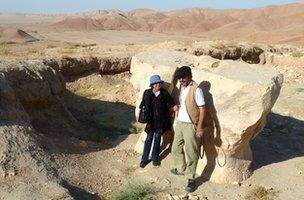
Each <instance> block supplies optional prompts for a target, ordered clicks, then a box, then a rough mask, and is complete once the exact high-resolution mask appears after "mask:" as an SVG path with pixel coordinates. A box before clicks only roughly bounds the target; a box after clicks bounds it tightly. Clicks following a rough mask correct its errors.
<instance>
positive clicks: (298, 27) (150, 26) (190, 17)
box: [51, 3, 304, 45]
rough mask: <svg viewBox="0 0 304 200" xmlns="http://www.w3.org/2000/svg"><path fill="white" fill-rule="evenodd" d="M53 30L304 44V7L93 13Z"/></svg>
mask: <svg viewBox="0 0 304 200" xmlns="http://www.w3.org/2000/svg"><path fill="white" fill-rule="evenodd" d="M51 27H52V28H55V29H57V30H58V29H61V30H66V29H68V30H71V29H72V30H128V31H152V32H157V33H169V34H183V35H193V36H202V37H208V38H211V39H228V40H231V39H234V40H249V41H251V42H266V43H290V44H296V45H303V44H304V43H303V37H304V34H303V33H304V4H303V3H295V4H287V5H280V6H268V7H262V8H255V9H229V10H216V9H207V8H191V9H183V10H176V11H167V12H158V11H154V10H149V9H137V10H133V11H130V12H122V11H119V10H111V11H94V12H86V13H82V14H77V15H74V16H73V17H71V16H67V17H65V18H64V19H63V20H61V21H59V22H55V23H53V24H52V25H51Z"/></svg>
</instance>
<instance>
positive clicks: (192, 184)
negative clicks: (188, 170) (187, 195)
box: [185, 179, 196, 192]
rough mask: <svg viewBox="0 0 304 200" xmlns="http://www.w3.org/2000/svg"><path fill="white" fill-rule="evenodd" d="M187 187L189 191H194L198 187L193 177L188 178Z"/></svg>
mask: <svg viewBox="0 0 304 200" xmlns="http://www.w3.org/2000/svg"><path fill="white" fill-rule="evenodd" d="M185 189H186V191H187V192H194V191H195V189H196V185H195V181H194V180H193V179H188V183H187V186H186V188H185Z"/></svg>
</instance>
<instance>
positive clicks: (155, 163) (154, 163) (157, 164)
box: [152, 161, 160, 167]
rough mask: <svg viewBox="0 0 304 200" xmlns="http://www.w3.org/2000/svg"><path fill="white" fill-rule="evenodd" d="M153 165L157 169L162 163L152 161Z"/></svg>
mask: <svg viewBox="0 0 304 200" xmlns="http://www.w3.org/2000/svg"><path fill="white" fill-rule="evenodd" d="M152 164H153V166H155V167H157V166H160V162H159V161H152Z"/></svg>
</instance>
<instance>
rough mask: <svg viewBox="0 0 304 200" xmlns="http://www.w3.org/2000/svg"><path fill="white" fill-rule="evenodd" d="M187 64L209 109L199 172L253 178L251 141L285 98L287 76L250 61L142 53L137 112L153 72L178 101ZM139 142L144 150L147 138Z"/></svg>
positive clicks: (136, 61) (135, 69)
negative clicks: (176, 75)
mask: <svg viewBox="0 0 304 200" xmlns="http://www.w3.org/2000/svg"><path fill="white" fill-rule="evenodd" d="M182 65H188V66H190V67H191V68H192V73H193V80H195V81H196V82H197V83H198V84H199V85H200V87H201V88H202V89H203V92H204V95H205V101H206V108H207V111H208V112H207V117H206V122H208V123H207V124H206V126H205V135H204V137H203V140H202V146H203V149H204V152H205V156H204V157H203V159H200V160H199V163H198V166H197V174H198V175H201V176H204V177H205V178H207V179H210V180H211V181H214V182H219V183H224V182H225V183H231V182H234V181H242V180H244V179H246V178H248V177H249V176H250V175H251V172H252V166H251V164H252V161H253V157H252V152H251V149H250V145H249V142H250V141H251V140H252V139H253V138H254V137H256V136H257V134H258V133H259V132H260V131H261V130H262V129H263V127H264V125H265V123H266V116H267V115H268V113H269V112H270V111H271V108H272V107H273V105H274V103H275V101H276V99H277V98H278V96H279V93H280V89H281V86H282V83H283V77H282V75H281V74H279V73H278V72H277V71H275V70H272V69H270V68H267V67H264V66H261V65H256V64H254V65H250V64H247V63H244V62H235V61H231V60H226V61H220V60H216V59H213V58H210V57H206V56H194V55H190V54H187V53H182V52H174V51H158V50H154V51H148V52H142V53H140V54H138V55H136V56H134V57H133V58H132V62H131V73H132V77H131V82H132V84H133V86H134V87H135V89H136V92H137V101H136V105H137V109H136V110H138V105H139V103H140V100H141V98H142V94H143V91H144V90H145V89H146V88H147V87H148V85H149V83H148V81H149V77H150V76H151V75H152V74H159V75H160V76H161V78H162V79H163V80H164V81H165V88H167V90H168V91H169V92H170V93H171V94H172V95H173V97H174V98H176V89H177V88H178V87H179V85H178V81H177V80H176V79H174V73H175V71H176V69H177V68H178V67H181V66H182ZM142 135H144V133H142ZM139 140H140V141H139V142H138V143H137V144H136V149H137V150H139V149H140V148H139V146H140V145H139V143H141V146H143V142H142V141H143V136H142V137H141V138H140V139H139Z"/></svg>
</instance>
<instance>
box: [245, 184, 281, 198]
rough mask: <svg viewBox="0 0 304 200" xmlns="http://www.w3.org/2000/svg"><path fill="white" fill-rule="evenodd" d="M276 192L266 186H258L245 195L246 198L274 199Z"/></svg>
mask: <svg viewBox="0 0 304 200" xmlns="http://www.w3.org/2000/svg"><path fill="white" fill-rule="evenodd" d="M275 194H276V192H275V191H273V190H271V189H266V188H265V187H262V186H258V187H256V188H254V189H252V190H250V191H249V192H248V193H247V194H246V195H245V200H273V199H274V197H275Z"/></svg>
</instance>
